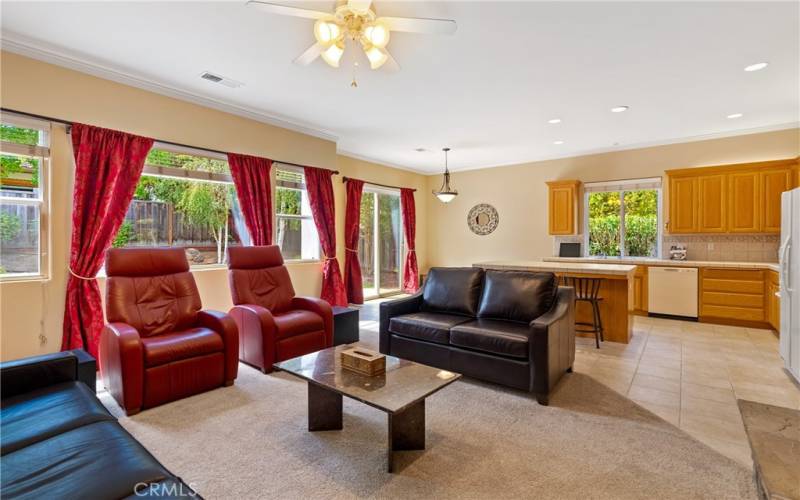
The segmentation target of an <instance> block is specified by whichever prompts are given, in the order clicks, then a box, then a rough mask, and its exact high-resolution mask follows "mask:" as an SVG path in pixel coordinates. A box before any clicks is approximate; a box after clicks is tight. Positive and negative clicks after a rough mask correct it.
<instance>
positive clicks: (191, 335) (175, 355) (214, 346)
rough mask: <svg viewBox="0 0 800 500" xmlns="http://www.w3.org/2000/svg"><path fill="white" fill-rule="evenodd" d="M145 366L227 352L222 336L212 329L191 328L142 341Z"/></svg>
mask: <svg viewBox="0 0 800 500" xmlns="http://www.w3.org/2000/svg"><path fill="white" fill-rule="evenodd" d="M142 346H143V347H144V364H145V366H148V367H152V366H160V365H164V364H167V363H172V362H175V361H180V360H182V359H188V358H194V357H196V356H202V355H204V354H213V353H215V352H222V351H224V350H225V345H224V344H223V342H222V336H220V334H218V333H217V332H215V331H214V330H212V329H210V328H189V329H188V330H183V331H180V332H175V333H167V334H164V335H157V336H155V337H147V338H143V339H142Z"/></svg>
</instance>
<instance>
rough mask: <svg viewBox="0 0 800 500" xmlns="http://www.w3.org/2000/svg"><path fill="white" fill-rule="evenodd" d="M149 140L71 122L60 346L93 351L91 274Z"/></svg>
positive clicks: (98, 306) (96, 297)
mask: <svg viewBox="0 0 800 500" xmlns="http://www.w3.org/2000/svg"><path fill="white" fill-rule="evenodd" d="M152 146H153V139H148V138H146V137H139V136H136V135H131V134H126V133H124V132H117V131H116V130H108V129H104V128H99V127H92V126H90V125H83V124H80V123H75V124H73V125H72V149H73V154H74V155H75V188H74V190H73V195H72V241H71V244H70V256H69V270H70V276H69V280H68V281H67V297H66V306H65V310H64V333H63V337H62V340H61V350H68V349H76V348H83V349H86V350H87V351H89V353H90V354H91V355H92V356H94V357H95V358H96V357H97V345H98V342H99V341H100V331H101V330H102V328H103V309H102V303H101V301H100V289H99V287H98V286H97V281H96V280H95V276H96V275H97V272H98V271H99V270H100V268H101V267H102V265H103V258H104V257H105V252H106V250H107V249H108V247H110V246H111V241H112V240H113V238H114V235H115V234H116V233H117V230H119V227H120V226H121V225H122V221H123V220H124V218H125V212H126V211H127V210H128V205H130V202H131V199H133V193H134V191H135V190H136V183H137V182H138V181H139V177H140V175H141V173H142V168H143V167H144V160H145V158H146V157H147V152H148V151H150V148H151V147H152Z"/></svg>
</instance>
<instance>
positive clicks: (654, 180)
mask: <svg viewBox="0 0 800 500" xmlns="http://www.w3.org/2000/svg"><path fill="white" fill-rule="evenodd" d="M587 188H588V189H587ZM628 191H655V192H656V255H655V256H653V257H646V256H638V255H634V256H629V255H626V248H625V193H626V192H628ZM614 192H615V193H618V194H619V197H620V204H619V217H620V219H619V221H620V222H619V237H620V254H619V256H616V255H611V256H608V255H607V256H605V257H603V256H600V255H590V254H589V197H590V196H591V195H592V194H593V193H614ZM663 194H664V189H663V183H662V178H661V177H648V178H643V179H623V180H618V181H605V182H591V183H585V184H584V193H583V214H584V216H583V252H582V253H583V257H586V258H590V259H619V260H622V259H629V260H637V259H638V260H645V259H660V258H661V255H662V253H661V252H662V239H663V223H662V209H663Z"/></svg>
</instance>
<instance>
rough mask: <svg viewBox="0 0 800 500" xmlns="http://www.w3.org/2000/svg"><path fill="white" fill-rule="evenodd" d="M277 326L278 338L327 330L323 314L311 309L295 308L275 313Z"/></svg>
mask: <svg viewBox="0 0 800 500" xmlns="http://www.w3.org/2000/svg"><path fill="white" fill-rule="evenodd" d="M273 318H274V319H275V326H276V327H277V329H278V331H277V335H276V336H277V338H279V339H285V338H288V337H294V336H296V335H302V334H304V333H312V332H322V331H325V322H324V321H323V319H322V316H320V315H319V314H316V313H314V312H311V311H305V310H303V309H295V310H293V311H287V312H285V313H283V314H275V315H273Z"/></svg>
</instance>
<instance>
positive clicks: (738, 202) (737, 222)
mask: <svg viewBox="0 0 800 500" xmlns="http://www.w3.org/2000/svg"><path fill="white" fill-rule="evenodd" d="M760 178H761V176H760V175H759V172H736V173H732V174H729V175H728V193H729V195H730V196H729V197H728V200H729V202H728V203H729V204H728V231H729V232H731V233H757V232H759V231H760V230H761V222H760V217H761V212H762V210H761V196H760V191H761V190H760V189H759V180H760Z"/></svg>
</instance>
